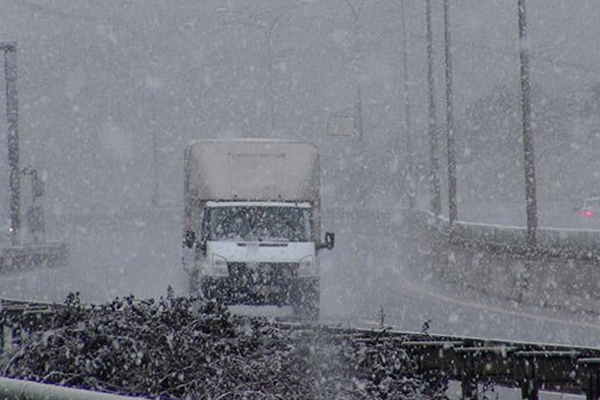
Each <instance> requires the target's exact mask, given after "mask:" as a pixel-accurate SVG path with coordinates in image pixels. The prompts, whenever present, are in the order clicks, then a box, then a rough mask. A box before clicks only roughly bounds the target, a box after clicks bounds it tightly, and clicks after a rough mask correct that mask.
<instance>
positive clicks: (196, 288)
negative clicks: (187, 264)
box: [188, 272, 200, 296]
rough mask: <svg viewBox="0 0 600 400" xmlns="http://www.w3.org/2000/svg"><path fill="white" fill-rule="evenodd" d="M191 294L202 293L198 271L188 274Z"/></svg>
mask: <svg viewBox="0 0 600 400" xmlns="http://www.w3.org/2000/svg"><path fill="white" fill-rule="evenodd" d="M188 281H189V285H190V286H189V289H188V290H189V294H190V296H195V295H197V294H199V293H200V276H199V274H198V272H190V273H189V274H188Z"/></svg>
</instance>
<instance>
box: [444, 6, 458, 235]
mask: <svg viewBox="0 0 600 400" xmlns="http://www.w3.org/2000/svg"><path fill="white" fill-rule="evenodd" d="M444 41H445V44H444V49H445V56H446V140H447V151H448V220H449V222H450V226H451V227H452V226H453V225H454V222H455V221H456V219H457V217H458V200H457V183H456V140H455V136H454V105H453V103H452V55H451V40H450V10H449V5H448V0H444Z"/></svg>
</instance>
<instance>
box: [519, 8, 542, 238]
mask: <svg viewBox="0 0 600 400" xmlns="http://www.w3.org/2000/svg"><path fill="white" fill-rule="evenodd" d="M518 12H519V56H520V64H521V74H520V78H521V107H522V119H523V155H524V160H525V163H524V168H525V208H526V213H527V244H528V245H529V246H532V247H533V246H535V245H536V242H537V239H536V232H537V228H538V218H537V199H536V181H535V157H534V152H533V129H532V126H531V85H530V83H529V41H528V38H527V20H526V13H525V0H518Z"/></svg>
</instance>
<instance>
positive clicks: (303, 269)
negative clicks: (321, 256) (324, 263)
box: [298, 256, 317, 276]
mask: <svg viewBox="0 0 600 400" xmlns="http://www.w3.org/2000/svg"><path fill="white" fill-rule="evenodd" d="M316 274H317V268H316V265H315V259H314V257H313V256H306V257H304V258H303V259H301V260H300V264H299V266H298V276H314V275H316Z"/></svg>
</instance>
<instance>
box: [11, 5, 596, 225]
mask: <svg viewBox="0 0 600 400" xmlns="http://www.w3.org/2000/svg"><path fill="white" fill-rule="evenodd" d="M432 5H433V9H432V11H433V34H434V52H435V54H434V62H435V66H436V70H435V77H436V96H437V117H438V118H437V127H438V131H439V133H440V149H441V152H442V163H441V165H442V169H441V171H440V176H441V177H442V179H445V162H444V160H443V153H444V152H445V137H444V132H445V131H444V130H445V115H444V112H445V106H444V102H443V99H444V97H445V92H444V90H445V82H444V47H443V18H442V17H443V15H442V11H443V10H442V3H441V2H437V1H433V2H432ZM0 6H1V7H2V10H3V12H2V13H1V15H0V40H1V41H16V42H17V45H18V47H17V51H18V53H17V54H18V55H17V57H18V96H19V112H20V115H19V133H20V150H21V167H22V168H24V167H26V166H28V165H32V166H34V167H35V168H37V169H38V170H40V171H41V170H44V171H46V173H47V185H46V189H47V191H46V197H45V199H44V204H45V206H46V210H47V211H46V212H47V215H48V217H49V218H50V223H51V225H50V226H49V227H48V228H49V234H50V235H57V228H58V226H57V225H56V224H59V222H60V221H61V220H64V218H66V217H70V216H85V215H106V214H109V215H112V214H113V213H115V212H125V211H132V210H137V209H140V208H146V207H150V206H178V205H180V203H181V196H182V176H183V174H182V161H183V160H182V159H183V149H184V147H185V145H186V143H187V142H188V141H190V140H193V139H199V138H209V137H219V138H223V137H280V138H290V139H300V140H309V141H311V142H314V143H315V144H317V145H318V146H319V148H320V151H321V153H322V163H321V164H322V169H323V178H322V182H323V202H322V204H324V206H325V207H326V208H340V207H354V206H359V207H368V208H374V209H378V208H381V209H390V208H392V209H393V208H396V207H405V206H406V205H407V200H406V193H405V190H406V188H407V184H406V181H405V176H406V171H407V168H408V165H407V160H408V158H407V154H408V151H410V148H409V147H410V146H412V147H413V151H414V154H415V160H416V162H417V165H416V166H415V167H416V169H417V171H418V178H419V179H418V185H417V188H418V191H419V194H420V199H421V201H420V203H421V205H423V206H427V204H428V203H427V197H428V196H429V194H428V193H429V192H428V191H429V188H428V183H427V174H428V168H429V167H428V143H427V128H428V118H427V101H426V100H427V85H426V78H427V77H426V72H427V71H426V70H427V68H426V66H427V63H426V42H425V32H426V30H425V29H426V27H425V4H424V2H421V1H407V2H405V4H404V12H405V13H404V14H405V15H403V13H402V9H403V2H402V1H384V0H381V1H355V0H347V1H344V0H328V1H317V0H307V1H289V0H286V1H281V0H277V1H274V0H260V1H258V0H257V1H241V0H239V1H235V0H228V1H224V0H207V1H201V2H195V1H189V0H174V1H168V2H166V1H146V0H144V1H141V0H127V1H125V0H123V1H116V0H113V1H104V2H97V1H86V0H79V1H71V0H52V1H47V0H44V1H42V0H39V1H36V0H28V1H21V0H2V1H0ZM527 6H528V9H527V12H528V15H527V16H528V28H529V40H530V44H531V68H532V70H531V81H532V86H533V91H532V92H533V112H534V115H533V123H534V126H533V130H534V135H535V146H536V167H537V172H538V196H539V202H540V208H541V214H542V215H541V220H540V222H541V224H545V223H558V224H560V223H562V222H563V221H559V222H554V221H549V220H548V219H547V217H546V215H545V214H544V209H545V208H544V207H545V204H546V203H548V204H552V205H553V206H552V207H555V208H556V207H558V208H559V209H560V211H559V212H558V213H559V214H562V213H563V212H564V213H568V212H571V211H572V210H571V207H572V206H573V205H574V204H575V203H576V200H577V199H579V198H581V197H587V196H590V195H594V194H596V193H598V190H597V182H598V179H599V175H598V171H599V168H598V167H599V163H600V161H599V160H598V157H597V155H596V148H598V145H599V144H600V143H599V141H600V138H599V134H598V128H597V126H598V124H597V122H598V120H599V119H600V117H599V115H598V112H597V111H598V110H600V84H599V81H598V71H597V70H596V68H595V66H596V65H597V63H598V60H599V59H600V54H599V51H598V48H597V46H596V41H597V37H598V33H599V32H598V31H599V29H600V28H599V27H598V24H597V15H600V4H599V3H598V2H596V1H592V0H587V1H585V0H580V1H578V2H565V1H561V0H529V1H528V2H527ZM403 20H405V21H406V26H405V28H406V43H407V48H406V54H407V60H406V61H407V70H406V71H405V70H404V69H403V58H402V56H403V47H402V44H403V37H402V21H403ZM450 23H451V26H450V29H451V34H452V57H453V60H452V61H453V70H454V101H455V104H454V109H455V121H456V134H457V136H458V137H457V140H458V146H457V151H458V157H459V166H458V179H459V186H458V194H459V202H460V203H459V218H467V219H469V218H470V219H476V220H477V219H480V220H487V222H495V221H496V220H497V219H498V218H500V217H499V215H500V214H501V207H508V208H509V209H510V210H516V212H517V214H518V218H517V219H518V220H519V221H523V222H522V223H523V224H524V211H523V214H522V215H521V214H519V213H520V212H521V210H522V209H523V208H524V207H523V206H522V203H524V200H523V198H524V193H523V191H524V190H523V186H524V185H523V172H522V158H523V157H522V149H521V125H520V103H519V96H520V91H519V90H520V88H519V83H518V77H519V75H518V71H519V69H518V68H519V64H518V62H519V60H518V47H517V43H518V30H517V9H516V3H515V2H514V1H509V0H502V1H494V2H481V1H479V0H460V1H453V2H451V7H450ZM405 72H406V75H405ZM2 75H3V74H2ZM405 78H407V81H406V84H407V87H408V93H407V94H408V100H409V104H408V114H407V107H406V104H405V101H404V94H405V91H404V84H405V80H404V79H405ZM2 80H3V81H2V84H4V76H2ZM1 96H2V98H1V99H0V100H1V101H0V104H1V107H2V112H3V113H4V115H5V111H6V110H5V102H4V92H3V91H2V95H1ZM339 121H342V122H344V121H345V122H348V121H350V123H351V124H354V126H355V129H350V130H343V129H342V130H338V131H337V133H338V134H332V133H336V132H334V131H335V128H332V127H333V126H334V125H335V124H336V123H339ZM1 124H2V125H1V126H0V128H1V129H2V131H3V132H6V120H5V118H2V119H1ZM328 124H329V126H330V128H332V129H330V130H328ZM339 133H342V134H339ZM3 137H4V139H3V140H4V141H5V136H3ZM2 148H4V149H5V151H4V152H2V153H0V187H4V188H8V167H7V152H6V146H2ZM22 183H23V188H24V189H23V190H24V192H25V191H27V190H28V186H27V181H26V178H25V177H23V178H22ZM0 193H2V198H1V200H0V221H7V220H8V218H9V213H8V203H9V193H8V190H2V191H1V192H0ZM443 197H445V196H443ZM484 204H485V205H484ZM556 204H558V206H557V205H556ZM490 205H491V206H490ZM507 205H508V206H507ZM496 206H497V207H496ZM23 207H25V205H23ZM444 210H446V208H444ZM494 210H495V211H494ZM511 212H512V211H511ZM444 213H446V211H444ZM52 221H54V222H52ZM7 223H8V222H6V224H7ZM52 224H54V226H52ZM58 236H60V234H59V233H58Z"/></svg>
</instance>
